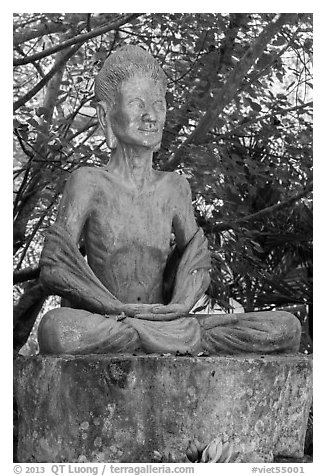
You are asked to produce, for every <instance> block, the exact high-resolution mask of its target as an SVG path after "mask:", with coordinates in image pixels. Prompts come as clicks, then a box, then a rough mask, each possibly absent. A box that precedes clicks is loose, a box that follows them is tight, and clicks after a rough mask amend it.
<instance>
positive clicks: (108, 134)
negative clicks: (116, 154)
mask: <svg viewBox="0 0 326 476" xmlns="http://www.w3.org/2000/svg"><path fill="white" fill-rule="evenodd" d="M96 112H97V117H98V120H99V123H100V125H101V127H102V129H103V132H104V135H105V138H106V143H107V145H108V147H109V148H110V149H115V148H116V147H117V145H118V141H117V138H116V136H115V135H114V132H113V130H112V127H111V121H110V115H109V112H108V106H107V104H106V102H104V101H101V102H99V103H98V104H97V105H96Z"/></svg>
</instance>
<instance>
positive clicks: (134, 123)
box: [110, 76, 166, 149]
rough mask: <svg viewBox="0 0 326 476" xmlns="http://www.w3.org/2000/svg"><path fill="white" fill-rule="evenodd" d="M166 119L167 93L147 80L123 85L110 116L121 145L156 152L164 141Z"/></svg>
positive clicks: (143, 79)
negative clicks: (139, 147) (140, 147)
mask: <svg viewBox="0 0 326 476" xmlns="http://www.w3.org/2000/svg"><path fill="white" fill-rule="evenodd" d="M165 116H166V102H165V95H164V89H163V87H162V85H161V83H160V82H158V81H155V80H154V79H152V78H149V77H146V76H134V77H133V78H130V79H128V80H127V81H123V82H122V84H121V87H120V90H119V91H118V93H117V97H116V102H115V105H114V107H113V109H112V111H111V113H110V122H111V127H112V131H113V133H114V135H115V136H116V138H117V140H118V142H120V143H122V144H128V145H137V146H143V147H146V148H149V149H155V148H156V147H157V146H158V145H159V144H160V142H161V140H162V133H163V127H164V122H165Z"/></svg>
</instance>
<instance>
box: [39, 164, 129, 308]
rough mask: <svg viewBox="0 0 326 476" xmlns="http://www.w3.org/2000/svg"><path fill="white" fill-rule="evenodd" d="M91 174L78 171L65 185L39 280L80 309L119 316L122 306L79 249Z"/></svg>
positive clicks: (89, 199)
mask: <svg viewBox="0 0 326 476" xmlns="http://www.w3.org/2000/svg"><path fill="white" fill-rule="evenodd" d="M90 174H91V171H90V169H86V168H82V169H79V170H77V171H76V172H74V173H73V174H72V175H71V177H70V179H69V180H68V182H67V184H66V187H65V189H64V192H63V196H62V200H61V203H60V207H59V211H58V217H57V221H56V223H55V225H53V226H52V227H51V228H50V229H49V230H48V234H47V237H46V239H45V244H44V248H43V251H42V255H41V260H40V265H41V274H40V280H41V282H42V284H43V285H44V287H45V288H47V289H48V290H49V291H50V292H51V293H53V294H58V295H59V296H62V297H64V298H67V299H68V300H70V301H72V302H73V303H74V304H75V305H76V306H77V307H79V308H82V309H85V310H88V311H91V312H97V313H100V314H110V313H119V312H121V310H122V309H121V308H122V303H121V302H120V301H119V300H118V299H117V298H116V297H115V296H114V295H113V294H111V293H110V292H109V291H108V289H106V287H105V286H104V285H103V284H102V283H101V281H100V280H99V279H98V278H97V277H96V275H95V274H94V273H93V271H92V270H91V268H90V267H89V265H88V264H87V263H86V261H85V260H84V258H83V257H82V255H81V253H80V252H79V249H78V242H79V240H80V236H81V233H82V230H83V228H84V225H85V223H86V220H87V218H88V215H89V213H90V206H91V205H90V203H91V200H92V197H93V190H92V186H91V183H92V181H91V180H89V179H90V178H91V177H90V176H89V175H90Z"/></svg>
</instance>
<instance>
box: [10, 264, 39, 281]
mask: <svg viewBox="0 0 326 476" xmlns="http://www.w3.org/2000/svg"><path fill="white" fill-rule="evenodd" d="M39 274H40V268H39V267H37V268H24V269H21V270H19V271H14V277H13V284H14V285H15V284H19V283H24V282H25V281H31V280H32V279H37V278H38V277H39Z"/></svg>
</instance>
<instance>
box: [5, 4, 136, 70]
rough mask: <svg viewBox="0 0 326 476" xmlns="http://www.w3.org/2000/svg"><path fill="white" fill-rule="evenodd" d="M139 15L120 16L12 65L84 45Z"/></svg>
mask: <svg viewBox="0 0 326 476" xmlns="http://www.w3.org/2000/svg"><path fill="white" fill-rule="evenodd" d="M140 15H142V13H127V14H123V15H120V17H119V18H118V19H116V20H114V21H111V22H110V23H108V24H106V25H104V26H102V27H100V28H97V29H95V30H93V31H90V32H87V33H82V34H81V35H77V36H75V37H74V38H70V39H69V40H66V41H64V42H63V43H61V44H59V45H56V46H52V47H51V48H48V49H47V50H44V51H40V52H39V53H35V54H34V55H31V56H26V57H25V58H18V59H14V62H13V65H14V66H21V65H24V64H28V63H33V62H34V61H37V60H40V59H42V58H45V57H47V56H50V55H52V54H54V53H57V52H58V51H60V50H63V49H65V48H67V47H68V46H71V45H75V44H77V43H84V42H85V41H87V40H89V39H91V38H94V37H95V36H99V35H103V34H104V33H107V32H108V31H110V30H116V29H117V28H119V27H120V26H121V25H124V24H125V23H129V22H130V21H131V20H133V19H134V18H137V17H138V16H140Z"/></svg>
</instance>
